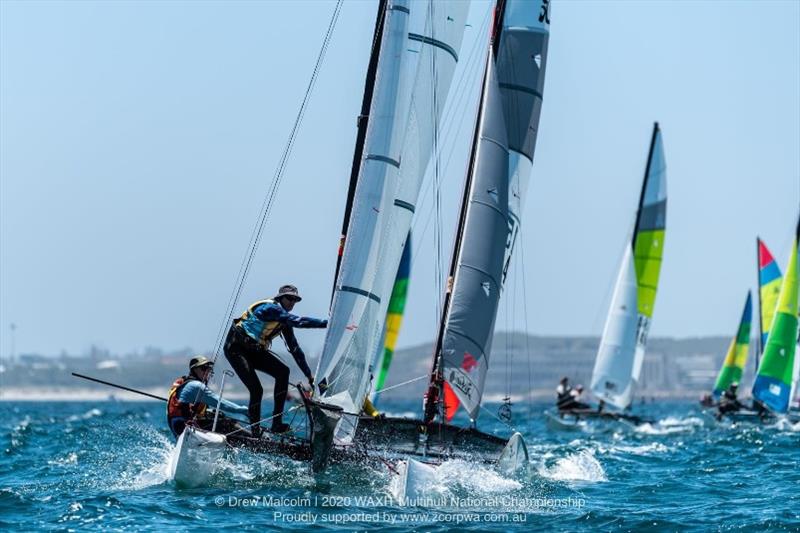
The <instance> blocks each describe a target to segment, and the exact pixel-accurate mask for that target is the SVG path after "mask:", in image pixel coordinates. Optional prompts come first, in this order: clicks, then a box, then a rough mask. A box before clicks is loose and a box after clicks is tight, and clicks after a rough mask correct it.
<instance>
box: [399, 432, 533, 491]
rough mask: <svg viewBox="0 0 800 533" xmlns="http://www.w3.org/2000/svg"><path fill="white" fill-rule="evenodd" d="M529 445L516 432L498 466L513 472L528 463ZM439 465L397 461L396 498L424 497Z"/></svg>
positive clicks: (407, 460)
mask: <svg viewBox="0 0 800 533" xmlns="http://www.w3.org/2000/svg"><path fill="white" fill-rule="evenodd" d="M528 461H529V457H528V447H527V446H526V445H525V439H523V438H522V435H521V434H520V433H514V434H513V435H512V436H511V438H510V439H508V443H507V444H506V446H505V448H503V451H502V452H501V453H500V457H498V459H497V468H498V470H500V471H501V472H503V473H505V474H513V473H515V472H517V471H518V470H520V469H522V468H524V467H525V465H527V464H528ZM437 468H438V465H432V464H426V463H422V462H420V461H417V460H415V459H411V458H408V459H404V460H402V461H399V462H398V463H397V472H398V475H399V479H398V480H397V485H396V486H395V488H394V489H393V490H392V495H393V496H394V498H395V499H396V500H399V501H404V500H406V499H416V498H424V497H426V496H430V494H427V492H428V491H429V488H430V487H432V486H434V485H435V483H436V469H437Z"/></svg>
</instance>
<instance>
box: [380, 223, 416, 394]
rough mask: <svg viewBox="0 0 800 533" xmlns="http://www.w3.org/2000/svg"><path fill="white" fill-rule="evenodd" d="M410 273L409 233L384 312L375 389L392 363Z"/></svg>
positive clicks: (381, 383) (382, 381)
mask: <svg viewBox="0 0 800 533" xmlns="http://www.w3.org/2000/svg"><path fill="white" fill-rule="evenodd" d="M410 274H411V234H410V233H409V234H408V238H407V239H406V247H405V248H404V249H403V255H402V257H401V258H400V266H399V267H398V268H397V277H395V279H394V287H392V296H391V297H390V298H389V310H388V311H387V313H386V330H385V332H384V336H383V337H384V341H383V348H382V349H381V350H379V352H378V354H379V355H378V358H377V363H376V364H375V368H376V369H377V371H378V376H377V378H376V379H375V387H374V390H375V391H380V390H381V389H383V385H384V383H385V382H386V376H387V375H388V374H389V367H390V366H391V364H392V357H393V356H394V349H395V346H396V345H397V336H398V335H399V334H400V325H401V324H402V322H403V311H405V308H406V296H407V294H408V278H409V275H410Z"/></svg>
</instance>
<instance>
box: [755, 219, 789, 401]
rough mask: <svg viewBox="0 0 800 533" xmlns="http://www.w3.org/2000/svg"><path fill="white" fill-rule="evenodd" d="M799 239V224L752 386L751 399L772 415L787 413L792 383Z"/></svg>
mask: <svg viewBox="0 0 800 533" xmlns="http://www.w3.org/2000/svg"><path fill="white" fill-rule="evenodd" d="M798 239H800V220H798V225H797V232H796V235H795V238H794V241H793V242H792V249H791V252H790V254H789V263H788V266H787V267H786V274H785V275H784V278H783V283H782V284H781V290H780V294H779V296H778V304H777V307H776V310H775V316H774V319H773V322H772V326H771V328H770V330H769V336H768V337H767V342H766V346H765V347H764V357H763V358H762V359H761V364H759V366H758V372H757V374H756V379H755V382H754V384H753V397H754V398H755V399H756V400H757V401H759V402H761V403H762V404H763V405H764V406H765V407H766V408H768V409H769V410H770V411H772V412H775V413H786V412H787V411H788V410H789V405H790V400H791V394H792V386H793V381H794V379H795V376H794V374H795V371H796V370H795V362H794V361H795V358H796V353H795V352H796V350H797V339H798V329H797V326H798V271H797V247H798Z"/></svg>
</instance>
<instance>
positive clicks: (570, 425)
mask: <svg viewBox="0 0 800 533" xmlns="http://www.w3.org/2000/svg"><path fill="white" fill-rule="evenodd" d="M544 415H545V419H546V421H547V427H548V428H550V429H553V430H556V431H582V430H584V429H585V428H586V427H587V422H589V421H601V422H615V423H617V422H619V423H623V424H627V425H633V426H637V425H639V424H645V423H650V424H652V423H654V421H653V420H650V419H646V418H643V417H640V416H636V415H629V414H625V413H612V412H597V411H559V412H555V411H545V412H544Z"/></svg>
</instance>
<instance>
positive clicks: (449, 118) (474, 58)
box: [411, 9, 492, 268]
mask: <svg viewBox="0 0 800 533" xmlns="http://www.w3.org/2000/svg"><path fill="white" fill-rule="evenodd" d="M491 12H492V10H491V9H489V10H487V12H486V15H485V16H484V18H483V22H482V23H481V26H480V28H479V29H478V32H477V37H476V38H475V40H474V42H473V44H472V49H471V50H470V52H469V54H467V59H466V61H465V62H464V63H463V64H464V65H465V67H464V69H462V71H461V74H460V76H459V79H458V81H457V82H456V83H455V85H454V87H453V89H452V90H451V92H454V93H455V94H457V95H458V96H457V97H456V99H455V100H450V101H449V102H450V103H451V105H450V106H448V107H447V109H446V112H447V113H446V114H445V117H444V119H443V120H442V124H443V126H442V132H443V133H442V135H443V137H444V138H446V139H449V138H451V135H450V133H451V132H452V131H453V124H454V119H453V115H455V113H456V111H457V110H458V109H461V107H462V103H461V102H462V100H465V99H466V98H467V97H468V94H469V91H466V90H462V91H459V90H458V88H463V87H465V86H471V84H472V83H471V81H470V83H467V80H473V79H476V78H477V77H478V75H477V72H479V71H480V65H481V62H480V61H478V59H479V58H480V55H479V54H478V53H477V52H478V50H479V49H480V48H481V47H480V46H479V45H481V44H484V42H483V40H482V39H481V38H480V36H481V35H484V34H485V32H486V28H488V23H489V19H490V17H489V15H490V14H491ZM467 115H469V113H458V117H459V119H458V126H457V127H456V128H455V132H456V133H457V132H459V131H461V129H462V125H463V123H464V119H465V117H466V116H467ZM456 137H457V135H456V134H454V135H452V138H453V142H452V144H451V147H450V151H449V153H448V156H447V159H446V161H445V164H444V169H443V173H444V174H447V172H448V171H449V169H450V162H451V161H452V158H453V153H454V152H455V148H456V146H457V145H458V144H459V143H457V142H456ZM431 184H432V180H430V179H428V180H425V189H424V190H423V193H422V197H421V198H422V199H421V200H420V201H419V202H418V206H420V207H418V212H419V211H421V206H422V205H424V204H425V203H426V202H427V199H428V196H429V194H430V192H431ZM427 214H428V215H427V218H426V219H425V225H424V228H423V230H422V233H421V234H420V235H421V238H420V239H419V240H418V241H417V243H418V244H417V247H416V250H415V251H414V254H413V255H412V260H411V267H412V268H413V267H414V262H415V261H416V259H417V258H418V257H419V251H420V250H421V249H422V246H423V242H422V239H423V238H424V236H425V235H426V234H427V230H428V225H429V224H430V220H431V216H432V214H433V206H431V208H430V209H429V210H427ZM420 220H421V218H420V217H414V221H413V225H412V230H413V231H414V232H415V233H416V232H417V229H416V228H417V227H418V225H419V222H420Z"/></svg>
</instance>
